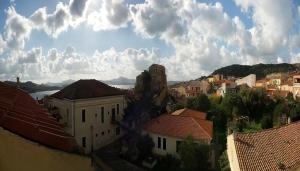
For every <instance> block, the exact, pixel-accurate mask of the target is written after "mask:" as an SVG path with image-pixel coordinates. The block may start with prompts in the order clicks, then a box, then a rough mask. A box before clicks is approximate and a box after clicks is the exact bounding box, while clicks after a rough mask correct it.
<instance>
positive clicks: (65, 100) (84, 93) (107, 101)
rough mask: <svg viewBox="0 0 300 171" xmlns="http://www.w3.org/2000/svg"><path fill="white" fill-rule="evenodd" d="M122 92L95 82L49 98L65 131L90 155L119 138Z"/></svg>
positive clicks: (123, 102) (77, 86) (73, 86)
mask: <svg viewBox="0 0 300 171" xmlns="http://www.w3.org/2000/svg"><path fill="white" fill-rule="evenodd" d="M125 105H126V104H125V99H124V95H123V92H121V91H120V90H119V89H117V88H113V87H110V86H108V85H106V84H104V83H101V82H99V81H96V80H79V81H77V82H75V83H73V84H71V85H69V86H67V87H65V88H64V89H62V90H61V91H59V92H57V93H55V94H53V95H51V96H50V99H49V102H48V107H49V108H51V109H57V110H58V113H59V116H60V118H61V119H60V122H61V123H63V124H64V125H65V130H66V132H68V133H69V134H71V135H72V136H74V138H75V140H76V142H77V144H78V145H80V146H81V147H82V148H83V149H84V150H85V153H90V152H91V151H93V150H96V149H98V148H100V147H102V146H104V145H107V144H108V143H111V142H113V141H114V140H116V139H118V138H119V137H120V136H121V135H122V131H121V128H120V127H119V126H118V125H117V124H116V122H118V121H121V120H122V118H123V115H124V108H125Z"/></svg>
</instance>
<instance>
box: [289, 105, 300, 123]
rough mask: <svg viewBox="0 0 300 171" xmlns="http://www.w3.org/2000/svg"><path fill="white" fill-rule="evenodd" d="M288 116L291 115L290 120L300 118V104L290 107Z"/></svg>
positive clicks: (293, 120)
mask: <svg viewBox="0 0 300 171" xmlns="http://www.w3.org/2000/svg"><path fill="white" fill-rule="evenodd" d="M290 117H291V121H292V122H295V121H298V120H300V104H299V103H297V104H295V105H294V106H293V107H292V109H291V110H290Z"/></svg>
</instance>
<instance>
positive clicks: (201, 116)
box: [143, 109, 213, 141]
mask: <svg viewBox="0 0 300 171" xmlns="http://www.w3.org/2000/svg"><path fill="white" fill-rule="evenodd" d="M197 114H198V116H197ZM205 117H206V114H205V113H203V112H198V113H197V111H193V110H190V109H181V110H177V111H175V112H173V113H172V114H163V115H161V116H159V117H157V118H155V119H153V120H151V121H149V122H148V123H146V124H145V125H144V127H143V128H144V129H145V130H146V131H149V132H152V133H156V134H161V135H166V136H170V137H177V138H186V137H187V136H189V135H191V136H192V137H193V138H194V139H195V140H209V141H210V140H211V139H212V137H213V123H212V122H211V121H208V120H205Z"/></svg>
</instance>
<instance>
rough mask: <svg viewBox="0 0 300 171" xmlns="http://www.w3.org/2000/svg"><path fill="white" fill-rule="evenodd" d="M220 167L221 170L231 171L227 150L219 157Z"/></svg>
mask: <svg viewBox="0 0 300 171" xmlns="http://www.w3.org/2000/svg"><path fill="white" fill-rule="evenodd" d="M219 167H220V170H221V171H230V165H229V161H228V156H227V152H226V151H224V152H223V153H222V155H221V156H220V158H219Z"/></svg>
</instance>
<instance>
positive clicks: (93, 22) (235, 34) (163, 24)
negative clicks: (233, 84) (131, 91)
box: [0, 0, 300, 80]
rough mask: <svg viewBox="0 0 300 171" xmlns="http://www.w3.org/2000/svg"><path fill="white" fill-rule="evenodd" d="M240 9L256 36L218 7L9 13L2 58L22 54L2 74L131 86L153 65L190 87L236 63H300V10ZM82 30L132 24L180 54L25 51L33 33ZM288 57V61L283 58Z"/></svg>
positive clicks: (107, 6)
mask: <svg viewBox="0 0 300 171" xmlns="http://www.w3.org/2000/svg"><path fill="white" fill-rule="evenodd" d="M235 3H236V5H237V6H238V7H241V10H242V11H243V14H244V15H247V16H249V17H250V19H251V20H252V22H253V26H251V27H250V28H249V29H248V28H246V27H245V24H244V23H243V21H241V19H240V18H239V17H230V16H229V15H228V14H227V13H226V12H225V10H224V9H223V6H222V4H221V3H218V2H217V3H211V4H207V3H199V2H197V1H192V0H164V1H161V0H146V1H145V2H144V3H140V4H131V5H128V4H126V3H125V1H124V0H112V1H110V0H101V1H92V0H70V1H69V2H68V3H61V2H60V3H58V4H57V6H56V8H55V10H54V12H52V13H47V8H46V7H42V8H39V9H38V10H36V11H35V12H34V13H33V14H32V15H31V16H30V17H29V18H26V17H23V16H21V15H19V14H17V12H16V11H15V9H14V7H10V8H9V9H8V10H7V14H8V18H7V21H6V24H5V32H4V34H3V40H2V38H1V36H0V54H1V52H2V53H3V51H5V49H8V48H6V46H7V47H9V48H11V47H15V48H16V49H18V50H19V51H14V52H10V53H9V54H8V56H7V58H5V59H1V60H0V67H1V66H3V65H4V64H7V65H5V67H3V68H2V69H0V71H1V72H2V73H1V72H0V73H1V74H0V77H2V78H3V77H7V74H8V73H14V74H16V75H19V74H21V75H23V76H24V77H25V78H28V79H29V78H31V77H30V74H34V73H37V72H38V70H39V69H40V70H41V72H39V73H37V76H36V77H35V78H36V79H37V78H38V77H40V78H48V79H51V78H56V77H57V75H60V76H61V77H62V78H61V79H63V78H65V79H68V78H70V77H76V78H97V79H109V78H113V77H114V78H115V77H117V76H126V77H130V78H132V77H135V76H136V75H137V74H138V73H139V72H141V71H143V70H144V69H146V68H147V67H148V66H149V65H151V64H152V63H161V64H164V65H165V66H166V68H167V72H168V77H169V79H171V80H186V79H192V78H197V77H199V76H200V75H205V74H209V73H210V72H211V71H213V70H214V69H217V68H219V67H221V66H225V65H229V64H233V63H239V64H254V63H260V62H267V63H278V62H285V61H288V60H290V61H292V62H297V61H299V59H300V58H299V57H298V56H299V54H298V53H296V52H293V51H294V49H295V48H298V47H300V36H299V35H300V33H299V32H300V30H297V28H298V27H295V28H296V29H295V28H293V27H294V25H298V24H297V21H298V20H295V19H294V18H293V16H297V14H296V15H294V13H297V12H299V10H300V8H299V7H298V8H297V9H293V8H292V2H291V1H290V0H288V1H282V0H264V1H260V0H235ZM293 10H294V11H293ZM296 10H298V11H296ZM299 15H300V14H298V16H299ZM82 23H84V24H87V25H89V26H91V27H92V28H93V30H94V31H102V30H113V29H119V28H122V27H127V26H128V25H129V24H132V26H133V29H134V31H135V32H136V34H137V35H140V36H142V37H144V38H147V39H150V38H158V39H160V40H162V41H163V42H165V43H167V44H168V45H170V46H171V47H172V48H174V54H173V55H171V56H168V57H161V55H160V53H159V50H158V49H155V48H154V49H132V48H127V49H125V50H123V51H116V50H115V49H114V48H111V49H108V50H105V51H102V52H99V51H97V50H96V51H95V53H94V54H93V55H92V56H86V55H83V54H81V53H78V52H77V51H76V49H74V48H73V47H67V48H66V49H65V50H64V51H58V50H57V49H55V48H52V49H50V50H49V51H48V52H46V53H45V55H43V54H42V50H41V49H40V52H39V50H37V49H39V48H33V49H31V50H29V51H28V52H24V51H23V48H24V44H25V42H26V40H28V39H29V38H30V33H31V31H32V30H33V29H38V30H41V31H45V32H46V33H47V34H48V35H49V36H51V37H54V38H55V37H57V36H59V35H60V34H61V33H62V32H64V31H67V30H68V29H69V28H70V27H72V28H75V27H77V26H78V25H79V24H82ZM291 32H292V33H291ZM16 35H17V36H16ZM285 51H287V52H286V53H288V54H287V57H286V56H285V54H283V55H282V54H280V53H281V52H283V53H285ZM4 54H5V53H4ZM287 59H288V60H287ZM3 73H5V74H3Z"/></svg>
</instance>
